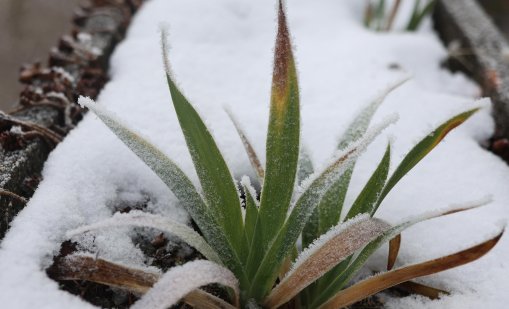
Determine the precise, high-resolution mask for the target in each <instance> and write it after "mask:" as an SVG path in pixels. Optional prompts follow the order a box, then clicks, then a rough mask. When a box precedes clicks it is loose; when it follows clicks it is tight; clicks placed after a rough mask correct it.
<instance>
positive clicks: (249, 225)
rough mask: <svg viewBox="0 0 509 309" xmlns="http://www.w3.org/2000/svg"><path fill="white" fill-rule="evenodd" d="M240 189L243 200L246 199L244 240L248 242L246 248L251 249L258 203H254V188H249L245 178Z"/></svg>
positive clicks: (248, 181) (249, 182) (249, 184)
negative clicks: (243, 195) (242, 192)
mask: <svg viewBox="0 0 509 309" xmlns="http://www.w3.org/2000/svg"><path fill="white" fill-rule="evenodd" d="M241 183H242V187H243V189H244V194H245V196H246V197H245V199H246V218H245V224H244V226H245V231H246V238H247V242H248V245H249V246H248V247H249V248H251V245H252V243H253V237H254V230H255V226H256V219H257V218H258V203H257V202H256V195H255V196H253V195H254V194H256V192H255V191H254V188H253V187H252V186H251V181H250V180H249V178H248V177H247V176H244V177H243V178H242V181H241Z"/></svg>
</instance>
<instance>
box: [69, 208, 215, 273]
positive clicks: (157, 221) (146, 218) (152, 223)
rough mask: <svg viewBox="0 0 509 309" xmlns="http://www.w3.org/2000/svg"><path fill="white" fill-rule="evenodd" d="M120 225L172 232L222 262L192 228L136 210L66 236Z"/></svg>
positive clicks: (87, 226) (206, 254) (204, 253)
mask: <svg viewBox="0 0 509 309" xmlns="http://www.w3.org/2000/svg"><path fill="white" fill-rule="evenodd" d="M122 226H136V227H149V228H155V229H158V230H161V231H163V232H166V233H170V234H173V235H175V236H177V237H178V238H180V239H181V240H183V241H184V242H186V243H187V244H188V245H190V246H191V247H193V248H195V249H196V250H197V251H198V252H200V253H201V254H203V256H205V257H206V258H207V259H209V260H211V261H213V262H215V263H218V264H223V262H222V261H221V259H220V258H219V255H218V254H217V252H216V251H215V250H214V249H212V247H210V245H209V244H208V243H207V242H206V241H205V239H203V237H201V236H200V234H198V233H197V232H196V231H194V230H193V229H192V228H190V227H188V226H187V225H185V224H181V223H178V222H176V221H174V220H171V219H170V218H165V217H162V216H159V215H153V214H148V213H144V212H141V211H136V210H135V211H131V212H129V213H126V214H122V213H117V214H115V215H114V216H113V217H111V218H109V219H106V220H103V221H100V222H97V223H94V224H90V225H86V226H82V227H79V228H77V229H75V230H72V231H69V232H67V237H69V238H71V237H73V236H75V235H79V234H82V233H85V232H89V231H93V230H97V229H105V228H113V227H122Z"/></svg>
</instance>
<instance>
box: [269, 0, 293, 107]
mask: <svg viewBox="0 0 509 309" xmlns="http://www.w3.org/2000/svg"><path fill="white" fill-rule="evenodd" d="M294 69H295V68H294V64H293V53H292V43H291V39H290V32H289V30H288V24H287V20H286V13H285V6H284V4H283V1H282V0H280V1H279V5H278V30H277V36H276V47H275V54H274V72H273V80H272V87H273V91H274V92H273V93H274V95H275V99H276V100H275V102H276V103H277V104H278V105H283V103H284V102H286V100H284V98H285V97H286V96H287V95H288V92H289V89H288V88H289V85H290V83H289V79H290V77H291V76H290V74H292V73H291V70H292V71H293V70H294Z"/></svg>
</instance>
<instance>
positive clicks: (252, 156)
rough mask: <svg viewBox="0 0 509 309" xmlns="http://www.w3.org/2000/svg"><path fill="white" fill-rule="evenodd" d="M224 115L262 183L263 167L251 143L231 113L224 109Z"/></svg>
mask: <svg viewBox="0 0 509 309" xmlns="http://www.w3.org/2000/svg"><path fill="white" fill-rule="evenodd" d="M225 111H226V114H228V117H230V120H231V121H232V123H233V126H234V127H235V129H236V130H237V133H238V134H239V137H240V140H241V141H242V144H243V145H244V148H245V149H246V153H247V156H248V158H249V162H251V166H253V168H254V170H255V171H256V174H257V175H258V179H259V180H260V183H263V178H264V177H265V170H264V169H263V165H262V163H261V162H260V159H259V158H258V155H257V154H256V151H255V150H254V148H253V145H251V142H250V141H249V139H248V138H247V135H246V134H245V133H244V130H242V128H241V126H240V124H239V122H238V121H237V119H236V118H235V116H234V115H233V113H232V112H231V111H230V110H229V109H228V108H225Z"/></svg>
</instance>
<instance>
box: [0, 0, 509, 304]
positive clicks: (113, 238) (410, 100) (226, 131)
mask: <svg viewBox="0 0 509 309" xmlns="http://www.w3.org/2000/svg"><path fill="white" fill-rule="evenodd" d="M363 4H364V1H358V0H348V1H336V0H323V1H319V2H317V1H305V0H292V1H289V3H288V5H287V7H288V11H287V16H288V19H289V25H290V31H291V34H292V37H293V43H294V45H295V46H296V51H295V58H296V61H297V67H298V70H299V82H300V87H301V104H302V112H301V115H302V134H301V137H302V141H303V143H304V144H305V145H306V147H307V149H309V151H310V153H311V158H312V161H313V162H314V164H315V166H320V165H321V164H322V163H323V162H326V161H327V160H329V158H330V157H331V154H333V153H334V150H335V149H336V145H337V138H338V137H339V136H340V134H341V133H342V131H343V130H344V129H346V126H347V125H348V123H349V120H350V119H352V117H354V116H355V115H357V114H358V112H359V110H360V109H361V108H362V107H364V106H366V105H367V104H369V102H370V101H372V100H373V99H374V98H376V96H377V94H379V93H380V92H381V91H382V90H383V89H385V88H386V87H387V86H388V85H391V84H394V82H396V81H398V80H401V79H402V78H404V77H405V76H408V75H412V76H413V79H412V80H410V81H409V82H407V83H405V84H404V85H403V86H401V87H400V88H399V89H397V90H396V91H394V92H393V93H392V94H390V95H389V97H388V98H387V100H386V102H384V104H382V106H381V107H380V109H379V111H378V112H377V113H376V115H375V117H374V121H373V123H378V122H379V121H380V120H381V119H384V118H385V117H386V116H387V115H389V114H392V113H394V112H397V113H398V114H399V115H400V120H399V121H398V123H396V124H395V125H393V126H391V127H390V128H388V129H387V130H386V131H385V132H384V133H383V134H382V135H386V136H394V140H393V142H392V150H393V156H392V168H394V167H395V166H396V165H397V162H399V160H401V159H402V157H403V155H404V154H405V153H406V152H407V151H409V150H410V148H411V146H412V145H413V144H414V143H415V142H417V141H418V140H419V139H421V138H422V137H423V136H425V135H426V134H427V133H428V132H429V131H430V130H431V129H432V128H434V127H436V126H437V125H439V124H440V123H442V122H443V121H445V120H446V119H448V118H449V117H451V116H452V115H453V114H455V113H458V112H460V111H464V110H467V109H470V108H472V107H474V106H477V105H476V104H478V103H475V98H476V97H477V96H478V95H479V89H478V88H477V87H476V86H475V85H474V84H473V83H472V82H470V81H468V80H467V78H466V77H464V76H463V75H460V74H452V73H450V72H448V71H446V70H443V69H441V67H440V61H441V60H442V59H443V58H444V57H445V56H446V50H445V48H444V47H442V46H441V44H440V42H439V40H438V38H437V37H436V35H435V34H433V32H432V30H431V26H430V23H429V21H428V22H427V23H426V24H425V25H424V26H425V27H424V29H422V30H421V31H419V32H418V33H402V32H398V31H395V32H391V33H374V32H370V31H367V30H365V29H364V28H363V27H362V23H361V21H362V11H363ZM275 18H276V10H275V4H274V1H267V0H265V1H256V2H254V1H248V0H216V1H204V0H186V1H183V0H180V1H179V0H152V1H149V2H147V3H146V4H145V5H144V6H143V8H142V9H141V11H140V12H139V13H138V14H137V15H136V17H135V18H134V20H133V23H132V25H131V27H130V29H129V32H128V36H127V39H126V40H125V41H124V42H122V43H121V44H120V45H119V47H118V48H117V50H116V51H115V53H114V56H113V58H112V60H111V68H110V74H111V81H110V82H109V83H108V84H107V85H106V87H105V89H104V90H103V91H102V93H101V95H100V97H99V99H98V102H99V103H100V104H102V105H104V106H106V107H107V108H108V109H110V110H112V111H114V112H115V113H116V114H117V115H118V116H119V118H121V119H122V120H123V121H124V122H126V123H128V124H129V125H130V126H131V127H133V128H137V129H138V130H139V131H141V133H142V134H143V135H144V136H149V137H150V140H151V141H153V142H154V144H156V145H157V146H158V147H159V148H160V149H161V150H162V151H164V152H165V153H166V154H168V156H170V157H171V158H172V159H173V160H174V161H175V162H177V163H178V164H179V165H180V166H181V167H182V169H183V170H184V171H186V173H187V174H188V175H189V177H190V178H191V180H192V181H193V182H194V183H196V184H197V176H196V173H195V172H194V169H193V166H192V161H191V158H190V156H189V153H188V151H187V148H186V144H185V141H184V138H183V135H182V133H181V131H180V128H179V125H178V121H177V118H176V115H175V113H174V111H173V108H172V106H171V101H170V94H169V91H168V89H167V86H166V79H165V76H164V74H165V72H164V66H163V63H162V60H161V57H160V53H161V51H160V42H159V30H158V29H159V25H160V24H161V23H165V24H168V25H170V28H169V34H170V35H169V43H170V44H171V53H170V57H171V59H170V61H171V63H172V70H173V72H174V74H175V76H176V78H177V80H178V82H179V85H180V88H181V89H182V90H183V91H184V92H185V94H186V95H187V96H188V98H189V99H190V101H191V102H193V104H194V105H195V106H196V108H197V109H198V111H199V113H200V114H201V115H203V116H205V118H206V123H207V125H208V126H209V127H210V128H211V130H212V132H213V135H214V136H215V137H216V139H217V143H218V146H219V148H220V149H221V150H222V152H223V154H224V155H225V157H226V161H227V162H228V164H229V166H230V168H231V170H232V172H233V174H234V175H235V177H237V178H240V177H241V176H242V175H248V176H250V177H251V178H252V179H256V177H255V173H254V171H253V170H252V168H251V166H250V164H249V160H248V158H247V156H246V154H245V151H244V148H243V146H242V142H241V140H240V139H239V137H238V135H237V133H236V131H235V128H234V126H233V124H232V123H231V122H230V121H229V120H228V116H227V114H226V113H225V112H224V111H223V108H222V106H224V105H225V104H226V105H228V106H230V109H231V110H232V112H233V114H235V115H236V118H237V119H238V120H239V122H240V123H241V124H242V127H243V128H244V130H245V132H246V134H247V136H249V138H250V141H251V142H252V144H253V147H254V149H255V150H256V151H257V153H258V155H259V156H260V159H261V160H262V162H263V161H265V158H264V147H265V134H266V128H267V122H268V111H269V108H268V106H269V97H270V85H271V73H272V68H271V66H272V52H273V46H274V37H275V32H276V31H275V30H276V26H275ZM402 20H404V16H401V17H400V19H399V20H398V21H397V23H396V27H397V26H398V25H401V24H402ZM394 63H396V64H398V65H399V67H400V68H401V69H390V68H389V66H390V65H391V64H394ZM489 113H490V110H489V108H484V109H483V110H482V111H481V112H479V113H478V114H477V115H475V116H474V117H473V118H472V119H470V120H469V121H468V122H467V123H465V124H464V125H463V126H461V127H460V128H458V129H457V130H455V131H454V132H452V133H451V134H450V135H449V136H448V137H447V138H446V139H445V140H444V142H442V144H440V145H439V146H438V147H437V149H435V150H434V151H433V152H432V153H431V154H430V155H429V156H428V157H427V158H425V159H424V160H423V161H422V162H421V163H420V164H419V165H418V166H417V167H416V168H415V169H414V170H413V171H412V172H411V173H409V174H408V175H407V176H406V177H405V178H404V179H403V180H402V181H401V182H400V183H399V184H398V185H397V186H396V187H395V188H394V190H393V192H391V193H390V194H389V195H388V196H387V198H386V200H385V201H384V203H383V204H382V205H381V207H380V210H379V212H378V215H377V216H379V217H380V218H382V219H384V220H387V221H389V222H392V223H396V222H400V221H401V219H402V218H404V217H410V216H413V215H416V214H418V213H421V212H428V211H430V210H432V209H436V208H441V207H444V206H445V205H448V204H451V203H454V202H463V201H468V200H477V199H479V198H480V197H482V196H485V195H486V194H491V195H492V196H493V199H494V201H493V203H491V204H490V205H488V206H485V207H482V208H478V209H474V210H471V211H468V212H463V213H458V214H454V215H451V216H447V217H443V218H439V219H435V220H432V221H428V222H425V223H422V224H419V225H417V226H415V227H412V228H411V229H409V230H408V231H405V233H404V234H403V243H402V248H401V254H400V257H399V259H398V261H397V264H396V266H400V265H403V264H407V263H415V262H419V261H423V260H425V259H429V258H434V257H437V256H441V255H445V254H449V253H452V252H455V251H458V250H459V249H463V248H466V247H467V246H469V245H472V244H475V243H478V242H480V241H482V240H484V239H485V238H486V237H487V236H489V235H493V233H494V231H497V230H498V222H499V221H500V220H507V217H508V214H509V211H508V209H507V202H506V201H508V200H509V190H507V184H508V183H509V169H508V168H507V166H506V165H505V163H503V162H502V161H501V160H500V159H499V158H498V157H496V156H495V155H493V154H491V153H490V152H488V151H486V150H485V149H483V148H482V147H481V146H479V143H481V142H483V141H485V140H486V139H487V138H489V137H490V135H491V134H492V133H493V127H494V124H493V120H492V118H491V117H490V115H489ZM386 142H387V138H386V137H384V136H382V137H379V138H378V139H377V140H376V141H375V142H374V143H373V145H372V146H370V148H369V149H368V151H367V152H366V153H365V154H364V155H363V156H362V157H361V158H360V160H359V162H358V164H357V165H356V169H355V172H354V175H353V179H352V186H351V188H350V190H349V192H348V195H347V199H346V203H350V204H351V203H352V202H353V200H354V199H355V197H356V194H357V193H358V192H359V191H360V190H361V188H362V186H363V185H364V183H365V182H366V181H367V179H368V177H369V176H368V175H369V174H370V173H371V172H372V171H373V169H374V168H375V165H376V163H377V162H378V161H379V160H380V158H381V156H382V154H383V151H384V150H385V146H386ZM43 177H44V180H43V181H42V182H41V184H40V186H39V188H38V189H37V191H36V193H35V195H34V196H33V198H32V199H31V200H30V202H29V204H28V207H27V208H25V209H24V210H23V211H22V212H21V213H20V214H19V215H18V216H17V218H16V219H15V220H14V221H13V223H12V227H11V229H10V231H9V233H8V235H7V236H6V237H5V239H4V241H3V242H2V243H1V245H0V246H1V248H0V303H1V304H2V306H4V307H6V308H92V306H91V305H89V304H87V303H85V302H84V301H82V300H80V299H79V298H78V297H76V296H74V295H70V294H68V293H67V292H64V291H60V290H59V289H58V284H57V283H56V282H54V281H52V280H50V279H49V278H48V277H47V276H46V274H45V271H44V269H45V268H46V267H47V266H48V265H50V264H51V262H52V257H53V255H55V254H57V253H58V250H59V246H60V244H61V243H62V241H64V240H66V237H65V235H66V232H68V231H70V230H72V229H75V228H78V227H80V226H82V225H85V224H92V223H95V222H97V221H99V220H104V219H107V218H110V217H111V216H112V213H113V211H114V209H115V208H118V207H122V205H125V204H130V203H144V202H147V201H148V202H147V204H148V209H149V211H150V212H152V213H154V214H161V215H167V216H170V217H171V218H172V219H173V220H176V221H178V222H182V223H184V222H187V221H188V216H187V215H186V214H185V212H184V211H183V210H182V209H181V208H179V206H178V201H177V200H176V198H175V197H174V196H173V195H172V194H171V192H170V191H169V190H168V189H167V187H166V186H165V185H164V184H163V182H162V181H161V180H159V179H158V178H157V176H156V175H155V174H154V173H153V172H152V171H150V170H149V169H148V168H147V167H146V166H145V165H144V164H143V163H142V162H141V161H140V160H139V159H138V158H137V157H136V156H135V155H134V154H132V153H131V152H130V151H129V150H128V149H127V148H126V147H125V146H124V145H123V144H122V143H121V142H120V141H119V140H118V139H117V138H116V137H115V136H114V135H113V134H112V133H111V132H110V131H109V130H108V129H107V128H106V127H105V126H104V125H103V124H102V123H101V122H100V121H99V120H98V119H97V118H96V117H95V116H94V115H92V114H91V113H90V114H88V115H87V116H86V117H85V119H84V120H83V121H82V122H81V123H80V124H79V125H78V126H77V128H76V129H75V130H73V131H72V132H71V133H70V134H69V135H68V137H67V138H66V139H65V141H64V142H63V143H61V144H60V145H58V147H57V148H56V149H55V150H54V151H53V152H52V153H51V155H50V157H49V159H48V161H47V163H46V165H45V167H44V171H43ZM124 231H126V230H124ZM101 235H102V236H101V239H96V240H95V241H94V240H90V242H91V244H89V246H88V249H89V250H90V251H91V253H98V255H99V256H100V257H105V258H108V259H110V260H114V261H119V262H122V263H124V264H125V265H133V266H140V265H142V264H143V263H144V258H143V256H142V254H141V252H140V250H139V249H137V248H135V247H134V246H133V244H132V243H131V241H130V237H129V233H125V232H122V231H120V230H118V229H114V230H111V231H105V232H104V234H101ZM385 263H386V252H384V251H383V250H381V251H380V252H379V253H377V254H376V255H375V256H374V258H373V259H372V260H371V262H370V263H369V266H370V267H371V268H372V269H374V270H382V269H383V268H384V266H385ZM508 271H509V238H508V236H507V235H504V236H503V237H502V239H501V240H500V242H499V244H498V246H497V247H495V248H494V249H493V250H492V251H491V252H490V253H489V254H487V255H486V256H485V257H483V258H482V259H480V260H479V261H476V262H474V263H472V264H470V265H466V266H463V267H460V268H457V269H454V270H450V271H447V272H444V273H441V274H438V275H434V276H430V277H426V278H423V279H422V282H425V283H427V284H432V285H435V286H437V287H439V288H445V289H447V290H449V291H451V292H452V294H451V296H447V297H444V298H442V299H441V300H437V301H430V300H428V299H424V298H421V297H415V296H409V297H405V298H397V299H396V298H388V303H387V305H388V307H389V308H451V309H455V308H458V309H459V308H461V309H463V308H478V307H480V306H483V307H486V308H503V307H505V306H506V303H507V302H509V295H507V293H504V291H505V290H507V288H508V286H509V279H508V278H507V274H508Z"/></svg>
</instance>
